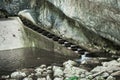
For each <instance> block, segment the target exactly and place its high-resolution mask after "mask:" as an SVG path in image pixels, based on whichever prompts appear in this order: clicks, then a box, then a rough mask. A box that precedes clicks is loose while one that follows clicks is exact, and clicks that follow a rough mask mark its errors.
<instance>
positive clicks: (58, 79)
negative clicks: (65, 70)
mask: <svg viewBox="0 0 120 80" xmlns="http://www.w3.org/2000/svg"><path fill="white" fill-rule="evenodd" d="M54 80H64V79H63V78H58V77H55V78H54Z"/></svg>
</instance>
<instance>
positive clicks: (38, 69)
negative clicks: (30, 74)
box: [35, 67, 43, 72]
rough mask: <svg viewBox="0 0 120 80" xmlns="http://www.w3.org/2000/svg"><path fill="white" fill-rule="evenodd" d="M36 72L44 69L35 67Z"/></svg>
mask: <svg viewBox="0 0 120 80" xmlns="http://www.w3.org/2000/svg"><path fill="white" fill-rule="evenodd" d="M35 72H43V69H42V68H40V67H38V68H36V69H35Z"/></svg>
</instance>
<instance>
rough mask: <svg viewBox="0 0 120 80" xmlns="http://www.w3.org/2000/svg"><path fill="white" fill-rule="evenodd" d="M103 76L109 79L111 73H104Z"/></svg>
mask: <svg viewBox="0 0 120 80" xmlns="http://www.w3.org/2000/svg"><path fill="white" fill-rule="evenodd" d="M101 76H102V77H103V78H107V77H108V76H109V73H107V72H104V73H103V74H102V75H101Z"/></svg>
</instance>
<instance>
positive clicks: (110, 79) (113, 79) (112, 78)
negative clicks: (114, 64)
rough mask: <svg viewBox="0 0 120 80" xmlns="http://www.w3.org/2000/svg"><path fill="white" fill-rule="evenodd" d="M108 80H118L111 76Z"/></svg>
mask: <svg viewBox="0 0 120 80" xmlns="http://www.w3.org/2000/svg"><path fill="white" fill-rule="evenodd" d="M106 80H116V79H115V78H114V77H113V76H109V77H108V78H107V79H106Z"/></svg>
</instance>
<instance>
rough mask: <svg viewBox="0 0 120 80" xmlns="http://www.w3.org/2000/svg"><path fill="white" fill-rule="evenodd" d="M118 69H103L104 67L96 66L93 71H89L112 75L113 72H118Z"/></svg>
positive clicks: (114, 67) (109, 67)
mask: <svg viewBox="0 0 120 80" xmlns="http://www.w3.org/2000/svg"><path fill="white" fill-rule="evenodd" d="M119 70H120V67H117V66H112V67H111V66H108V67H104V66H97V67H95V68H94V69H92V70H91V73H97V72H106V71H107V72H109V73H112V72H114V71H119Z"/></svg>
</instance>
